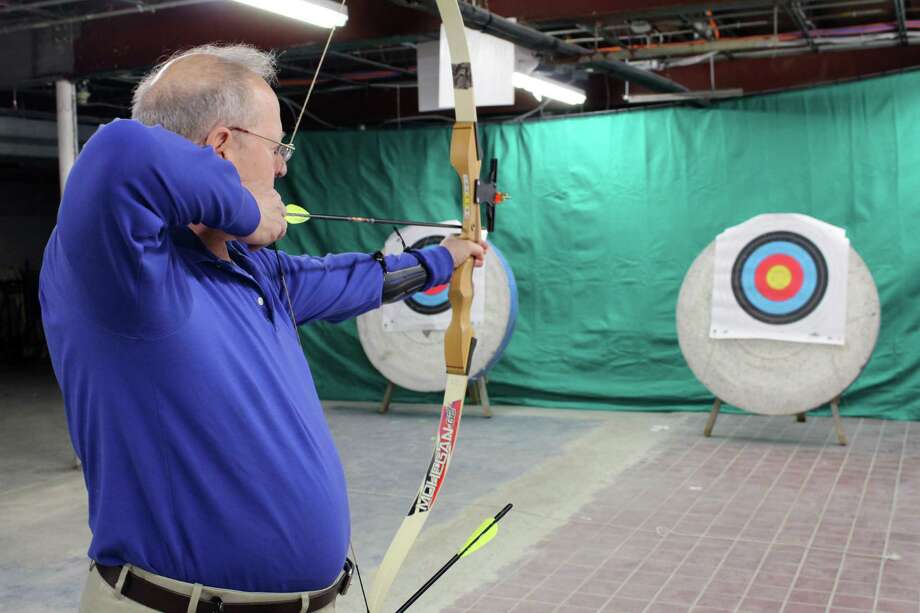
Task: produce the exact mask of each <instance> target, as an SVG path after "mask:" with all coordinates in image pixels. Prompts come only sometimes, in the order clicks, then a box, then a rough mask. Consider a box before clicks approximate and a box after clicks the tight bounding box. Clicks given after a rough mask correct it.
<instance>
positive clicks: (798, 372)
mask: <svg viewBox="0 0 920 613" xmlns="http://www.w3.org/2000/svg"><path fill="white" fill-rule="evenodd" d="M847 259H848V266H847V271H848V272H847V277H846V279H844V282H845V284H846V293H845V296H846V309H845V312H846V322H845V326H846V331H845V335H846V344H845V345H832V344H814V343H790V342H784V341H778V340H764V339H728V340H726V339H714V338H712V336H711V334H710V333H709V332H710V330H709V328H710V314H711V312H712V301H713V300H714V299H715V298H714V297H715V292H714V291H713V283H714V281H715V279H716V277H715V275H714V274H713V270H714V268H715V262H716V260H717V258H716V244H715V241H714V242H712V243H710V244H709V246H708V247H707V248H706V249H705V250H704V251H703V252H702V253H701V254H700V255H699V256H698V257H697V258H696V260H694V262H693V265H692V266H691V267H690V270H689V271H687V274H686V276H685V277H684V281H683V284H682V285H681V288H680V295H679V297H678V300H677V338H678V341H679V343H680V350H681V353H682V354H683V356H684V359H685V360H686V361H687V365H688V366H689V367H690V370H691V371H693V374H694V375H695V376H696V378H697V379H698V380H699V381H700V383H702V384H703V385H704V386H705V387H706V388H707V389H708V390H709V391H710V392H711V393H712V394H713V395H714V396H716V397H717V398H720V399H722V401H724V402H725V403H727V404H729V405H732V406H736V407H738V408H741V409H744V410H746V411H751V412H754V413H760V414H763V415H792V414H796V413H802V412H804V411H808V410H811V409H814V408H817V407H820V406H822V405H825V404H827V403H828V402H830V401H831V400H832V399H833V398H836V397H837V396H839V395H840V394H841V393H843V391H844V390H845V389H846V388H847V387H849V386H850V385H851V384H852V383H853V382H854V381H855V380H856V378H857V377H858V376H859V374H860V373H861V372H862V370H863V368H864V367H865V365H866V364H867V363H868V361H869V358H870V357H871V356H872V351H873V349H874V348H875V343H876V340H877V338H878V332H879V324H880V321H881V307H880V304H879V297H878V292H877V291H876V287H875V282H874V281H873V279H872V274H871V273H870V272H869V269H868V268H867V267H866V264H865V262H863V260H862V258H860V257H859V254H858V253H856V251H855V250H853V248H852V247H848V254H847ZM774 274H777V273H774ZM782 274H785V273H782ZM803 285H804V284H803ZM789 291H790V292H791V290H789ZM732 300H734V298H732ZM792 325H795V324H792Z"/></svg>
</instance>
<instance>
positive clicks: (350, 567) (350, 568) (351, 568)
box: [339, 558, 355, 596]
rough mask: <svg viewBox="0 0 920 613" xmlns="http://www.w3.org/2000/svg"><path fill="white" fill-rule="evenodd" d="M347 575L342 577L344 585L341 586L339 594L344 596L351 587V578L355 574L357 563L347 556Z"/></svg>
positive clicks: (345, 570) (345, 569)
mask: <svg viewBox="0 0 920 613" xmlns="http://www.w3.org/2000/svg"><path fill="white" fill-rule="evenodd" d="M343 571H344V572H345V576H344V577H342V586H341V587H340V588H339V596H344V595H345V594H347V593H348V588H349V587H351V578H352V576H353V575H354V574H355V564H354V562H352V561H351V560H349V559H348V558H345V568H344V569H343Z"/></svg>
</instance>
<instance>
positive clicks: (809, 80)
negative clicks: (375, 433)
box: [0, 0, 920, 129]
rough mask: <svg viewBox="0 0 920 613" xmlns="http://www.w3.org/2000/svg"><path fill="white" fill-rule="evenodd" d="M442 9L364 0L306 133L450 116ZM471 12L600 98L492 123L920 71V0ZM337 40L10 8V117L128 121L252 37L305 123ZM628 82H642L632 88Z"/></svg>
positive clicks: (249, 18)
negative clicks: (139, 100)
mask: <svg viewBox="0 0 920 613" xmlns="http://www.w3.org/2000/svg"><path fill="white" fill-rule="evenodd" d="M432 6H433V0H351V1H350V2H349V20H348V24H347V25H346V26H345V27H344V28H342V29H341V30H339V31H336V32H335V36H334V38H333V43H332V47H331V51H330V54H329V56H328V57H327V58H326V61H325V63H324V65H323V68H322V72H321V73H320V76H319V78H318V79H317V83H316V91H315V93H314V98H313V99H311V101H310V105H309V108H308V110H307V117H306V118H305V120H304V124H303V127H302V129H328V128H334V127H354V126H359V125H361V126H365V125H366V126H397V125H405V124H406V123H408V122H418V121H423V122H424V121H439V120H440V119H439V116H438V114H437V113H434V114H431V113H428V114H420V113H419V112H418V110H417V104H416V95H417V94H416V75H415V71H416V65H415V64H416V58H415V46H416V44H417V43H419V42H421V41H426V40H432V39H433V38H434V37H435V36H436V35H437V30H438V26H439V20H438V19H437V18H436V17H435V16H433V15H432V14H431V11H432ZM465 13H466V15H467V17H469V19H468V20H467V23H468V25H473V26H474V27H478V28H480V29H486V31H491V30H490V28H495V27H497V26H496V25H495V24H498V25H499V26H501V24H502V23H504V24H505V26H506V30H507V31H505V30H501V28H499V31H493V32H492V33H494V34H496V35H499V36H501V37H511V38H512V39H514V40H515V42H516V43H517V44H520V45H527V46H531V47H533V48H536V49H537V50H538V53H539V57H540V59H541V66H540V70H542V71H547V72H553V73H555V74H556V75H562V76H563V78H566V79H567V80H570V81H573V82H574V83H576V84H577V85H579V86H581V87H583V88H585V89H586V91H587V93H588V100H587V102H586V103H585V104H584V105H583V106H580V107H564V106H557V105H553V104H550V105H538V103H537V102H536V101H535V100H534V99H533V98H532V97H531V96H530V95H529V94H527V93H523V92H519V93H518V95H517V100H516V104H515V105H514V107H501V108H490V109H482V111H481V115H482V117H483V119H486V120H489V119H493V120H499V119H506V118H510V117H520V116H523V115H525V114H537V113H540V114H544V115H546V114H559V113H571V112H594V111H605V110H609V109H618V108H623V107H627V106H630V103H629V102H627V101H626V100H625V99H624V94H627V93H629V94H630V95H633V96H635V94H636V93H643V92H645V93H648V92H649V91H650V90H649V88H648V87H649V84H651V86H652V87H653V89H658V90H660V91H671V92H677V91H684V90H691V91H694V92H697V91H701V90H710V89H719V90H726V89H742V90H743V91H744V93H745V94H750V93H756V92H764V91H775V90H781V89H788V88H793V87H801V86H808V85H813V84H817V83H827V82H834V81H839V80H846V79H855V78H861V77H865V76H870V75H876V74H881V73H885V72H890V71H897V70H904V69H910V68H913V67H916V66H920V45H918V43H920V0H917V1H916V2H915V1H912V0H888V1H874V0H812V1H806V0H801V1H796V0H725V1H712V2H709V3H700V2H698V1H688V0H647V1H645V2H639V1H638V0H605V1H601V0H566V1H565V2H559V1H558V0H491V1H489V0H486V1H481V2H478V3H477V8H473V7H471V6H467V7H465ZM498 16H501V17H510V18H515V19H516V22H517V25H514V24H509V23H507V22H505V21H503V20H498V19H495V18H496V17H498ZM487 21H489V22H490V24H491V25H490V26H488V27H485V28H484V26H483V24H484V23H485V22H487ZM324 39H325V31H323V30H320V29H317V28H313V27H310V26H304V25H303V24H298V23H295V22H291V21H289V20H286V19H284V18H281V17H275V16H273V15H271V14H268V13H265V12H263V11H259V10H257V9H253V8H250V7H247V6H243V5H239V4H236V3H233V2H229V1H227V0H29V1H24V0H0V114H5V115H10V114H12V115H21V116H28V117H41V116H51V115H50V114H52V113H53V111H54V105H55V100H54V86H53V82H54V80H55V79H56V78H60V77H67V78H72V79H74V80H75V81H76V82H77V87H78V92H79V93H78V101H79V108H78V111H79V114H80V116H81V118H83V119H89V120H94V121H101V120H106V119H109V118H111V117H115V116H126V115H128V114H129V112H130V111H129V101H130V96H131V91H132V88H133V86H134V84H135V83H136V82H137V80H138V78H139V77H140V76H141V75H142V74H143V73H144V72H145V71H146V70H147V69H149V67H150V66H151V65H152V64H154V63H155V62H156V61H157V60H158V59H161V58H162V57H163V56H164V55H168V54H169V53H171V52H173V51H175V50H177V49H182V48H186V47H190V46H193V45H196V44H201V43H205V42H214V41H228V42H231V41H232V42H239V41H243V42H249V43H252V44H255V45H257V46H259V47H262V48H266V49H268V48H272V49H276V50H278V51H279V52H281V56H280V64H281V80H280V83H279V86H278V93H279V96H280V97H281V100H282V102H283V103H284V104H283V105H282V107H283V115H284V118H283V119H284V123H285V124H286V125H288V126H290V125H291V124H293V118H294V116H295V114H296V112H297V110H299V105H300V104H301V103H302V101H303V97H304V94H305V92H306V89H307V87H308V85H309V83H310V80H311V78H312V76H313V73H314V70H315V66H316V62H317V59H318V57H319V55H320V51H321V48H322V43H323V42H324ZM623 62H629V63H630V66H625V65H624V64H623ZM646 70H652V71H654V73H655V74H657V75H658V76H655V74H652V75H649V74H648V73H647V72H642V71H646ZM624 73H626V74H629V75H631V76H630V78H634V79H637V80H636V81H634V83H633V84H631V85H630V86H629V87H628V90H627V86H626V85H625V83H624V80H623V74H624ZM646 76H647V77H649V78H648V79H646V80H645V81H643V79H645V77H646ZM641 82H645V83H646V87H645V88H643V87H641V86H640V85H637V83H641Z"/></svg>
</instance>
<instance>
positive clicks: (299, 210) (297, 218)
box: [284, 204, 310, 224]
mask: <svg viewBox="0 0 920 613" xmlns="http://www.w3.org/2000/svg"><path fill="white" fill-rule="evenodd" d="M284 208H285V210H286V211H287V215H285V217H284V219H285V220H287V222H288V223H294V224H297V223H304V222H305V221H309V219H310V212H309V211H307V209H305V208H303V207H302V206H298V205H296V204H289V205H287V206H286V207H284ZM292 213H293V215H292Z"/></svg>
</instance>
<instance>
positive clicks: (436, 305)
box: [405, 234, 450, 315]
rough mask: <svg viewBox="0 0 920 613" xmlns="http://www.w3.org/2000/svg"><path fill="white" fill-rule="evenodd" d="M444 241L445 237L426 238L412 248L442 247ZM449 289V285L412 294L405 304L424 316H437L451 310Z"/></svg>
mask: <svg viewBox="0 0 920 613" xmlns="http://www.w3.org/2000/svg"><path fill="white" fill-rule="evenodd" d="M443 240H444V235H437V234H435V235H431V236H426V237H424V238H420V239H419V240H417V241H415V242H414V243H412V247H410V248H411V249H424V248H425V247H430V246H431V245H440V244H441V241H443ZM449 289H450V286H449V285H448V284H444V285H436V286H435V287H432V288H429V289H427V290H425V291H423V292H416V293H414V294H412V295H411V296H410V297H409V298H407V299H406V301H405V304H406V306H407V307H409V308H410V309H412V310H413V311H415V312H416V313H421V314H422V315H437V314H438V313H443V312H444V311H446V310H448V309H449V308H450V298H449V296H448V290H449Z"/></svg>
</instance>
